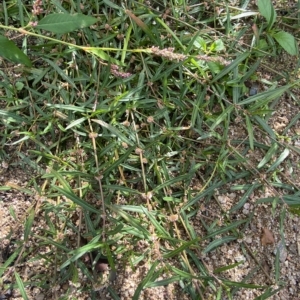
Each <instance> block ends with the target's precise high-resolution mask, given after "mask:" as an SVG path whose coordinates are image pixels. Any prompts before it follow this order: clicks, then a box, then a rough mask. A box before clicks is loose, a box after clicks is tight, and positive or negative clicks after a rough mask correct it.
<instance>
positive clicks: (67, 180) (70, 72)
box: [0, 0, 300, 299]
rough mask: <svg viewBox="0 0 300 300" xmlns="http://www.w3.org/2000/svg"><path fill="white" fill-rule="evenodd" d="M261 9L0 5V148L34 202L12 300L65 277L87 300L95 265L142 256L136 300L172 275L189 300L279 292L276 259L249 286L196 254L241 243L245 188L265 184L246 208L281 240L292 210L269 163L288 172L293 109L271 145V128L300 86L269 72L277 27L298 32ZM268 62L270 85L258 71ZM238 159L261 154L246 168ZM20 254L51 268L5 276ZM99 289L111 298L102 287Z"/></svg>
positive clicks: (292, 197) (281, 35)
mask: <svg viewBox="0 0 300 300" xmlns="http://www.w3.org/2000/svg"><path fill="white" fill-rule="evenodd" d="M258 4H259V5H258V7H251V6H250V5H249V1H243V4H241V5H236V6H232V5H230V4H229V3H228V2H226V1H214V2H211V3H210V2H203V3H199V1H194V0H191V1H179V0H173V1H132V0H128V1H125V2H122V1H113V2H112V1H109V0H103V1H90V0H88V1H81V2H80V1H75V0H70V1H38V0H37V1H34V2H33V3H31V1H20V0H6V1H5V0H3V5H2V8H1V9H0V24H1V25H0V30H1V36H0V38H1V39H0V42H1V45H0V55H1V56H2V58H3V60H2V63H1V69H0V76H1V78H2V82H1V83H0V84H1V87H0V92H1V95H0V96H1V110H0V114H1V121H0V126H1V148H0V151H1V153H0V154H1V159H2V161H3V163H4V162H5V163H6V164H7V165H8V167H9V166H11V165H14V166H18V167H19V168H22V169H24V170H25V169H27V170H30V171H29V172H32V174H34V175H33V176H32V179H31V181H30V183H29V184H28V187H26V188H24V189H23V190H22V191H23V192H25V193H28V194H29V195H31V198H32V206H31V207H30V208H29V209H28V210H27V212H26V215H25V217H26V221H25V222H24V239H23V241H22V242H20V243H17V244H16V245H15V247H14V252H13V253H11V255H10V256H9V257H8V258H7V260H6V262H5V263H4V265H3V266H2V267H1V268H0V274H1V276H2V282H1V284H2V285H3V287H4V289H8V288H9V285H8V284H6V281H5V280H7V278H9V277H10V275H11V274H12V272H13V271H15V283H13V284H14V286H15V287H18V289H19V290H20V292H21V294H22V297H23V299H29V298H28V295H27V294H26V287H29V286H30V287H33V286H37V287H39V288H41V289H42V290H46V291H49V290H51V289H52V288H53V287H55V286H58V285H62V284H64V283H66V282H70V281H71V282H72V283H73V284H74V285H75V286H76V284H78V283H80V286H79V287H78V288H77V292H78V291H87V290H88V291H90V296H91V298H92V299H97V297H96V295H97V293H96V291H95V290H94V289H93V284H94V283H95V281H96V279H95V277H97V276H95V272H97V261H98V260H99V259H100V258H101V257H102V258H103V257H105V259H106V260H107V262H108V264H109V268H110V269H111V274H110V275H111V276H112V274H113V272H118V270H117V267H122V266H125V265H130V266H131V267H132V268H137V267H138V265H139V264H141V263H142V264H144V263H146V262H147V264H148V265H149V266H150V268H149V271H148V274H146V275H145V277H144V278H142V279H141V281H140V283H139V285H138V287H137V289H136V290H135V292H134V295H133V299H139V296H140V294H141V292H142V291H143V290H144V289H146V288H153V287H157V286H162V285H163V286H164V285H168V284H171V283H174V282H178V283H179V285H180V288H181V290H182V291H183V292H184V293H186V295H187V296H188V297H189V299H208V296H209V295H210V296H211V297H213V298H214V299H224V297H227V298H228V299H232V298H233V297H234V295H235V294H236V293H237V291H238V290H239V289H241V288H249V289H257V288H260V289H262V292H261V296H260V297H259V298H257V299H267V298H268V297H270V296H271V295H273V294H274V293H276V292H277V291H278V290H279V289H280V288H281V287H282V286H283V285H284V284H283V283H281V282H280V281H279V273H280V268H279V262H278V260H276V263H277V265H276V266H274V269H275V270H276V274H275V275H274V276H272V275H270V281H271V282H270V283H268V284H265V285H263V286H261V285H256V284H253V283H252V282H253V281H252V279H253V276H254V275H255V270H250V271H249V274H248V276H247V277H245V279H243V280H241V281H240V282H234V281H230V280H228V279H226V278H225V276H223V274H224V273H223V272H224V271H226V270H231V269H233V268H237V267H238V265H239V263H235V264H231V265H227V266H223V267H222V268H218V269H215V270H214V271H213V272H212V271H211V270H209V269H208V268H207V265H206V262H205V259H204V257H206V256H207V255H209V254H210V253H211V252H212V251H215V250H216V249H217V248H218V247H220V246H221V245H223V244H224V243H231V242H233V241H236V240H238V239H239V240H241V241H242V240H243V238H244V232H245V229H246V228H247V226H249V224H250V223H251V220H252V217H253V212H251V213H250V214H248V215H243V214H241V213H240V211H241V209H242V208H243V206H244V204H245V203H246V202H247V201H248V200H249V198H250V197H251V196H252V195H254V194H255V193H256V192H257V191H259V190H262V189H265V188H266V187H267V188H269V189H270V191H271V196H270V197H269V198H264V199H259V200H258V201H256V204H255V207H257V206H258V205H259V204H260V203H272V207H273V210H274V211H275V210H281V214H280V216H281V218H282V219H281V229H282V232H283V227H282V226H283V225H282V224H283V221H282V220H283V218H284V215H285V211H286V209H293V210H294V212H295V213H297V208H298V207H299V204H300V203H299V186H298V187H297V186H296V185H295V184H294V183H293V180H290V179H289V178H287V177H286V176H285V175H284V174H283V172H282V167H281V166H282V164H283V163H287V164H290V165H291V166H294V167H295V168H297V167H299V163H298V162H294V161H292V159H291V158H290V153H291V152H294V153H296V154H299V149H298V148H296V147H294V146H292V145H291V144H290V143H289V142H288V141H286V140H285V136H287V132H288V129H289V128H291V127H292V126H293V125H294V124H295V123H296V122H297V120H298V119H299V114H297V115H296V117H295V118H294V119H292V120H290V123H289V124H288V126H287V128H286V129H285V131H284V132H283V133H282V134H281V136H279V135H278V133H277V132H275V131H274V130H273V129H272V128H271V127H270V126H269V124H268V120H269V118H270V117H271V115H272V112H273V111H274V108H275V106H276V104H277V103H278V99H279V98H280V96H281V95H282V94H283V93H288V94H289V95H290V97H293V92H292V90H293V89H292V88H295V87H298V84H299V80H297V79H296V78H297V76H296V73H294V75H293V73H292V72H291V73H290V74H288V75H287V74H285V73H283V72H280V71H278V70H276V69H272V68H271V67H270V66H268V65H266V63H265V59H266V58H267V57H270V56H272V57H273V58H274V59H276V56H277V55H279V54H280V53H283V51H287V52H288V53H289V54H290V55H297V54H298V48H297V43H296V40H295V38H294V37H293V35H292V34H291V33H293V28H292V27H293V26H290V23H289V22H288V21H289V20H292V19H293V20H297V22H298V23H297V24H296V22H295V23H293V24H294V25H297V26H299V18H297V17H298V15H297V12H296V13H294V12H289V14H287V15H285V17H284V18H283V17H281V16H278V13H276V10H275V9H274V7H273V6H272V4H271V1H267V0H260V1H258ZM277 21H278V22H277ZM279 21H280V22H279ZM288 32H291V33H288ZM264 67H265V68H268V69H269V71H270V72H273V74H275V76H274V77H273V78H272V80H270V81H268V80H267V79H266V78H263V77H262V76H260V73H259V72H258V69H259V68H264ZM282 82H285V84H282ZM298 104H299V101H298ZM234 131H235V132H236V131H238V132H239V134H236V135H235V134H233V132H234ZM241 136H242V138H240V137H241ZM11 149H14V150H13V152H12V151H11ZM249 153H260V157H261V158H260V159H259V161H258V163H257V162H256V161H255V160H254V161H253V160H251V159H250V158H249ZM295 164H296V165H295ZM280 178H284V180H281V179H280ZM12 188H13V187H12V186H2V190H4V189H12ZM232 191H239V192H240V193H241V197H240V199H239V201H238V202H237V203H235V205H233V206H232V207H231V209H230V210H224V209H222V206H221V205H220V203H219V201H218V197H217V196H216V195H225V194H227V193H230V192H232ZM211 207H212V208H215V213H214V214H210V217H206V216H207V215H206V213H205V209H206V208H207V209H210V208H211ZM270 209H271V208H270ZM201 212H203V213H201ZM11 213H12V214H13V211H12V212H11ZM195 220H198V221H197V224H198V225H197V226H199V227H197V226H195V224H196V223H195ZM37 224H39V226H37ZM13 234H14V233H13V232H12V233H11V235H10V236H8V237H6V238H8V239H10V238H11V236H13ZM75 235H76V236H77V238H76V240H74V236H75ZM33 241H34V242H33ZM28 244H30V251H28V249H27V247H28ZM240 245H241V248H242V249H243V251H246V252H247V251H249V249H248V250H247V248H246V246H245V244H244V243H243V242H241V244H240ZM32 253H34V254H32ZM89 253H96V255H95V256H93V257H92V260H93V261H94V263H93V264H92V267H91V268H89V267H88V266H87V264H85V263H84V259H83V258H84V257H86V255H87V254H89ZM28 259H30V260H31V261H35V260H40V259H42V261H43V264H44V267H45V269H46V270H47V274H39V275H37V276H36V277H33V278H31V279H30V280H28V281H26V282H24V281H22V279H21V277H22V276H21V274H19V273H18V272H17V271H16V269H15V268H14V267H17V266H18V264H19V263H20V262H25V261H27V260H28ZM258 268H259V266H258ZM162 274H164V275H165V277H164V278H165V279H161V275H162ZM83 277H84V278H85V280H84V281H83V279H82V278H83ZM273 285H277V287H279V288H277V289H273V288H272V286H273ZM108 292H109V293H110V295H111V297H112V298H113V299H120V298H119V296H118V291H116V290H114V288H113V285H110V286H109V287H108ZM72 293H73V292H72V290H71V289H70V290H69V291H68V292H67V296H68V295H69V296H70V297H71V296H72V295H73V294H72ZM67 296H65V297H67ZM73 297H75V296H74V295H73ZM75 298H76V297H75Z"/></svg>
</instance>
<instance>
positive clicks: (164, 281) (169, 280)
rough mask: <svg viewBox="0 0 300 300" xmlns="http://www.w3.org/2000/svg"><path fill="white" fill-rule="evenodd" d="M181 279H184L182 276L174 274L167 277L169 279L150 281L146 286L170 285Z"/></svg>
mask: <svg viewBox="0 0 300 300" xmlns="http://www.w3.org/2000/svg"><path fill="white" fill-rule="evenodd" d="M180 279H182V276H180V275H175V276H172V277H170V278H167V279H163V280H159V281H155V282H151V283H148V284H147V285H146V287H147V288H152V287H158V286H165V285H169V284H170V283H172V282H177V281H179V280H180Z"/></svg>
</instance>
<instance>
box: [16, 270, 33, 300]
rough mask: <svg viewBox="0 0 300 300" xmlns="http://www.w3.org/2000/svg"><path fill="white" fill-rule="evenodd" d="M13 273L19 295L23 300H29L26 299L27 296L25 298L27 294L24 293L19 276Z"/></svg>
mask: <svg viewBox="0 0 300 300" xmlns="http://www.w3.org/2000/svg"><path fill="white" fill-rule="evenodd" d="M14 273H15V278H16V282H17V286H18V288H19V290H20V293H21V295H22V297H23V299H24V300H29V298H28V296H27V294H26V292H25V288H24V284H23V282H22V279H21V277H20V275H19V274H18V273H17V272H14Z"/></svg>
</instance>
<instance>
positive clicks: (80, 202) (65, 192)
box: [52, 185, 100, 214]
mask: <svg viewBox="0 0 300 300" xmlns="http://www.w3.org/2000/svg"><path fill="white" fill-rule="evenodd" d="M52 187H53V188H54V189H56V190H57V191H58V192H60V193H61V194H62V195H64V196H66V197H67V198H68V199H70V200H72V201H73V202H74V203H76V204H77V205H79V206H80V207H82V208H83V209H86V210H88V211H90V212H93V213H95V214H99V213H100V211H99V210H98V209H96V208H95V207H94V206H92V205H91V204H89V203H87V202H86V201H84V200H82V199H80V198H79V197H78V196H76V195H75V194H74V193H73V192H71V191H68V190H65V189H63V188H61V187H58V186H56V185H52Z"/></svg>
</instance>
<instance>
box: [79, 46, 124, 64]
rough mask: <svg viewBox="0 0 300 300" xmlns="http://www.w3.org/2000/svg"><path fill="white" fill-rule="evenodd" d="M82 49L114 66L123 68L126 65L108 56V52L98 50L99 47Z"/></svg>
mask: <svg viewBox="0 0 300 300" xmlns="http://www.w3.org/2000/svg"><path fill="white" fill-rule="evenodd" d="M82 49H83V50H84V51H87V52H89V53H93V54H95V55H96V56H98V57H100V58H101V59H103V60H105V61H108V62H110V63H112V64H116V65H118V66H123V65H124V64H122V63H121V62H120V61H119V60H117V59H115V58H113V57H111V56H110V55H108V54H107V53H106V52H104V51H103V50H102V49H100V48H98V47H82Z"/></svg>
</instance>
